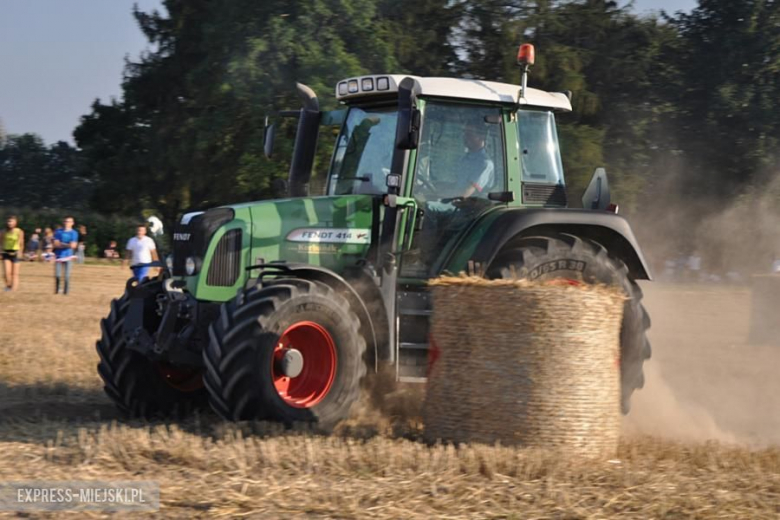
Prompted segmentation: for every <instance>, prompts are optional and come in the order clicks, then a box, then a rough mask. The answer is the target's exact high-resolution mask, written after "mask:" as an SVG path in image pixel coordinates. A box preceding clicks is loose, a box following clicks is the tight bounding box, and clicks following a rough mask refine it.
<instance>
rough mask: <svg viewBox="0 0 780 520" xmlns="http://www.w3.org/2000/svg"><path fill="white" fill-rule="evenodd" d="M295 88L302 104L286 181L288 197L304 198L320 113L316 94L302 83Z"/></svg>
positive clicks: (312, 163) (306, 194) (306, 191)
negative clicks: (288, 190) (288, 191)
mask: <svg viewBox="0 0 780 520" xmlns="http://www.w3.org/2000/svg"><path fill="white" fill-rule="evenodd" d="M295 87H296V89H297V90H298V96H299V97H300V98H301V101H302V102H303V108H301V112H300V117H299V118H298V131H297V132H296V134H295V148H294V151H293V156H292V162H291V163H290V175H289V177H288V179H289V185H290V188H289V189H290V196H291V197H306V196H308V195H309V181H310V180H311V173H312V168H313V167H314V156H315V154H316V152H317V139H318V137H319V133H320V117H321V115H322V113H321V112H320V102H319V101H318V100H317V94H315V92H314V91H313V90H312V89H311V88H309V87H307V86H306V85H304V84H303V83H296V84H295Z"/></svg>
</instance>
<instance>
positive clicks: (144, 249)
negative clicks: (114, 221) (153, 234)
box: [123, 224, 159, 282]
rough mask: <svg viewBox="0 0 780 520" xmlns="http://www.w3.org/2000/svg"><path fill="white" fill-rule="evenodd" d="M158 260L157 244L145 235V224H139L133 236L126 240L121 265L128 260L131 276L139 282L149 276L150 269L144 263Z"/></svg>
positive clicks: (125, 263)
mask: <svg viewBox="0 0 780 520" xmlns="http://www.w3.org/2000/svg"><path fill="white" fill-rule="evenodd" d="M158 260H159V257H158V256H157V246H156V245H155V244H154V240H152V239H151V238H149V237H148V236H146V226H145V225H143V224H139V225H138V227H137V228H136V234H135V236H134V237H133V238H131V239H130V240H128V241H127V247H125V261H124V262H123V265H127V262H130V269H132V271H133V277H134V278H135V279H136V280H138V281H139V282H140V281H142V280H143V279H144V278H147V277H148V276H149V271H150V269H151V268H150V267H149V266H148V265H145V264H150V263H151V262H152V261H155V262H156V261H158Z"/></svg>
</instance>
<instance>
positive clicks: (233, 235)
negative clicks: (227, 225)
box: [206, 229, 241, 287]
mask: <svg viewBox="0 0 780 520" xmlns="http://www.w3.org/2000/svg"><path fill="white" fill-rule="evenodd" d="M240 269H241V230H240V229H231V230H230V231H228V232H227V233H225V234H224V235H223V236H222V238H220V239H219V243H218V244H217V248H216V250H215V251H214V256H213V257H212V258H211V265H210V266H209V274H208V276H207V277H206V284H207V285H211V286H215V287H232V286H233V284H234V283H236V280H238V272H239V270H240Z"/></svg>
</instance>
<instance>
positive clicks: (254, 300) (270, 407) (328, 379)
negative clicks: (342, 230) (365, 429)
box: [204, 279, 366, 429]
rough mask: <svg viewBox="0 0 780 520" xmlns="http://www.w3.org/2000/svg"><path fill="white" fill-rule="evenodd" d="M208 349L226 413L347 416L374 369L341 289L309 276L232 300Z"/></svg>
mask: <svg viewBox="0 0 780 520" xmlns="http://www.w3.org/2000/svg"><path fill="white" fill-rule="evenodd" d="M209 332H210V334H209V335H210V341H209V346H208V348H207V349H206V350H205V351H204V360H205V364H206V375H205V378H204V380H205V383H206V387H207V389H208V392H209V396H210V401H211V405H212V407H213V408H214V410H215V411H216V412H217V413H219V414H220V415H221V416H223V417H224V418H226V419H231V420H247V419H273V420H279V421H282V422H285V423H288V424H289V423H293V422H313V423H317V424H318V425H319V426H320V427H322V428H325V429H329V428H332V427H333V426H335V424H336V423H337V422H338V421H340V420H342V419H344V418H346V417H347V415H348V413H349V410H350V407H351V406H352V404H353V403H354V402H355V401H356V400H357V398H358V395H359V390H360V382H361V379H362V378H363V377H364V376H365V374H366V365H365V362H364V360H363V356H364V353H365V350H366V342H365V339H364V338H363V336H362V335H361V334H360V321H359V320H358V318H357V316H356V315H355V313H354V312H353V311H352V309H351V308H350V306H349V303H348V302H347V300H346V299H344V298H343V297H342V296H341V295H339V294H338V293H336V292H335V291H334V290H333V289H332V288H330V287H329V286H327V285H325V284H323V283H320V282H313V281H308V280H301V279H282V280H275V281H273V282H270V283H268V284H265V285H263V286H260V287H255V288H252V289H249V290H247V291H244V292H243V293H241V294H239V295H238V296H237V297H236V298H235V299H234V300H233V301H231V302H229V303H227V304H224V305H223V306H222V309H221V314H220V317H219V319H218V320H216V321H215V322H214V323H213V324H212V326H211V329H210V331H209Z"/></svg>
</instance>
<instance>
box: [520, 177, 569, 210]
mask: <svg viewBox="0 0 780 520" xmlns="http://www.w3.org/2000/svg"><path fill="white" fill-rule="evenodd" d="M523 204H544V205H545V206H564V207H565V206H566V204H567V199H566V188H565V187H564V186H563V185H562V184H532V183H528V182H524V183H523Z"/></svg>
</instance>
